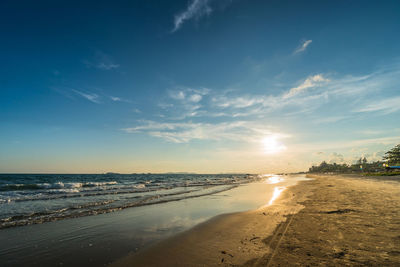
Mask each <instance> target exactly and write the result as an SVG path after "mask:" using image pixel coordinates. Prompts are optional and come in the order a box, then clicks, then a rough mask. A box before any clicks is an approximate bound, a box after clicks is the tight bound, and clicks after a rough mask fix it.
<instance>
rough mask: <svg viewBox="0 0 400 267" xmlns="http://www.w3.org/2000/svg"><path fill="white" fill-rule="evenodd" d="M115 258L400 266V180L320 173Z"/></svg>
mask: <svg viewBox="0 0 400 267" xmlns="http://www.w3.org/2000/svg"><path fill="white" fill-rule="evenodd" d="M313 178H314V180H311V181H304V182H301V183H300V184H298V185H296V186H293V187H290V188H289V189H287V190H285V191H284V192H283V193H282V194H281V196H280V198H279V199H277V200H276V201H275V202H274V204H272V205H270V206H265V207H262V208H260V209H258V210H255V211H249V212H243V213H234V214H226V215H221V216H218V217H215V218H213V219H212V220H210V221H208V222H206V223H203V224H200V225H198V226H196V227H194V228H193V229H191V230H189V231H186V232H184V233H182V234H180V235H177V236H175V237H173V238H170V239H167V240H165V241H162V242H160V243H158V244H156V245H154V246H152V247H150V248H148V249H145V250H143V251H140V252H138V253H134V254H131V255H128V256H127V257H124V258H122V259H120V260H118V261H116V262H115V263H113V264H112V265H113V266H294V265H297V266H315V265H322V266H363V265H367V266H400V182H397V181H388V180H382V179H380V180H374V179H361V178H359V177H343V176H314V177H313Z"/></svg>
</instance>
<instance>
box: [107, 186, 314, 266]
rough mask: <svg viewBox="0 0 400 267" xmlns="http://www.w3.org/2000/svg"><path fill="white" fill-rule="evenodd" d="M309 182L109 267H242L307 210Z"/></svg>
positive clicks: (179, 235) (261, 253)
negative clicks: (279, 228)
mask: <svg viewBox="0 0 400 267" xmlns="http://www.w3.org/2000/svg"><path fill="white" fill-rule="evenodd" d="M307 182H309V181H299V182H298V183H297V184H296V185H293V186H290V187H288V188H287V189H286V190H284V191H283V192H282V194H281V195H280V196H279V197H278V198H277V199H276V200H275V202H274V203H272V204H271V205H265V206H264V207H261V208H259V209H257V210H251V211H246V212H237V213H230V214H223V215H219V216H216V217H214V218H212V219H210V220H208V221H206V222H204V223H201V224H199V225H197V226H195V227H193V228H192V229H190V230H188V231H185V232H183V233H181V234H178V235H176V236H173V237H171V238H168V239H166V240H163V241H161V242H159V243H157V244H155V245H153V246H151V247H149V248H146V249H144V250H143V251H139V252H138V253H131V254H129V255H128V256H126V257H124V258H121V259H119V260H117V261H115V262H114V263H112V264H111V265H110V266H132V265H134V266H216V265H221V264H222V265H241V264H245V263H246V262H248V261H251V260H252V259H254V258H261V257H263V255H264V254H265V252H266V249H267V250H268V247H267V246H266V245H265V243H264V240H265V239H266V238H268V237H269V236H271V235H272V234H273V232H274V230H275V229H276V227H277V226H278V225H279V224H281V223H283V222H285V221H286V220H287V216H288V215H290V214H295V213H297V212H299V211H300V210H301V209H303V208H304V206H303V205H301V204H300V202H302V201H305V200H306V199H307V197H308V196H309V195H310V194H312V193H311V190H310V189H311V188H310V187H304V186H301V185H302V184H304V183H307ZM305 189H306V191H304V190H305Z"/></svg>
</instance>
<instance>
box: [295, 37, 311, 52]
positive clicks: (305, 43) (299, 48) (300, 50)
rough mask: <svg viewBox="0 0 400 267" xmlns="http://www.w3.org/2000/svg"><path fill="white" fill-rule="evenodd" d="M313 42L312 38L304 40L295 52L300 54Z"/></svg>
mask: <svg viewBox="0 0 400 267" xmlns="http://www.w3.org/2000/svg"><path fill="white" fill-rule="evenodd" d="M311 43H312V40H304V41H302V42H301V44H300V46H299V47H298V48H297V49H296V50H295V51H294V54H298V53H301V52H303V51H305V50H306V49H307V47H308V46H309V45H310V44H311Z"/></svg>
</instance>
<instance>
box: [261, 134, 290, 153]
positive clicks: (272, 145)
mask: <svg viewBox="0 0 400 267" xmlns="http://www.w3.org/2000/svg"><path fill="white" fill-rule="evenodd" d="M262 143H263V145H264V153H266V154H276V153H279V152H281V151H283V150H286V146H285V145H284V144H283V143H282V142H280V141H279V140H278V137H276V136H268V137H265V138H264V139H263V140H262Z"/></svg>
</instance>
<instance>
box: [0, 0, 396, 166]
mask: <svg viewBox="0 0 400 267" xmlns="http://www.w3.org/2000/svg"><path fill="white" fill-rule="evenodd" d="M399 13H400V3H399V2H398V1H245V0H231V1H229V0H189V1H187V0H184V1H112V2H111V1H84V3H82V1H18V2H16V1H3V2H2V3H1V4H0V23H1V25H2V27H1V28H0V34H1V37H2V38H1V40H2V41H1V42H0V49H1V50H0V53H1V59H2V63H3V64H1V66H0V107H1V108H0V121H1V124H0V147H1V150H0V172H65V173H80V172H83V173H98V172H107V171H115V172H124V173H131V172H169V171H193V172H204V173H217V172H218V173H219V172H251V173H260V172H263V173H268V172H284V171H301V170H306V169H307V168H308V167H309V166H310V165H311V164H315V163H319V162H320V161H322V160H327V161H329V162H338V163H344V162H346V163H351V162H354V160H355V159H357V158H359V157H360V156H366V157H367V158H368V159H369V160H378V159H380V158H381V156H382V154H383V152H384V151H387V150H388V149H389V148H391V147H393V146H394V145H395V144H398V143H400V124H399V121H400V120H399V115H400V88H399V86H400V35H399V34H398V29H399V28H400V19H399V15H398V14H399Z"/></svg>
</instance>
